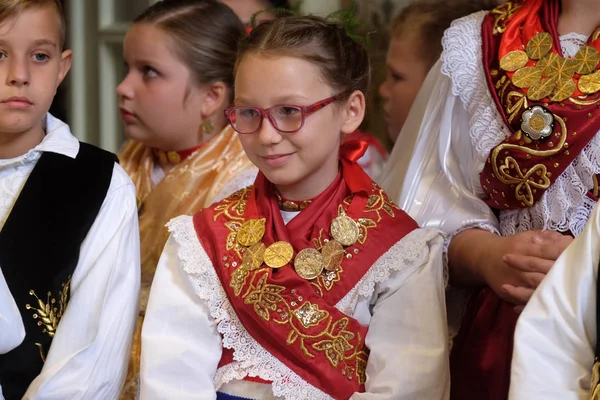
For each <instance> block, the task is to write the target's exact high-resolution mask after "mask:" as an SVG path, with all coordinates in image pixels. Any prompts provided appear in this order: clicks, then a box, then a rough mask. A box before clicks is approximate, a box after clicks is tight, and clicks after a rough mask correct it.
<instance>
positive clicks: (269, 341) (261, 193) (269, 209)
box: [194, 141, 417, 399]
mask: <svg viewBox="0 0 600 400" xmlns="http://www.w3.org/2000/svg"><path fill="white" fill-rule="evenodd" d="M365 149H366V144H365V143H364V142H360V141H350V142H345V143H344V144H343V145H342V147H341V157H340V160H341V172H340V174H339V175H338V177H337V178H336V179H335V181H334V182H333V183H332V184H331V185H330V186H329V188H327V189H326V190H325V191H324V192H323V193H321V194H320V195H319V196H317V197H316V198H315V199H313V201H312V203H311V204H310V205H309V206H308V207H307V208H306V209H305V210H304V211H303V212H301V213H300V214H299V215H297V216H296V217H295V218H294V219H293V220H292V221H290V222H289V223H288V224H287V226H286V225H285V224H284V222H283V219H282V217H281V214H280V211H279V207H278V205H277V197H276V194H275V192H274V187H273V185H272V184H271V183H270V182H269V181H268V180H267V179H266V178H265V176H264V175H263V174H262V173H259V175H258V176H257V178H256V181H255V184H254V186H253V188H252V189H251V190H250V193H249V197H248V200H247V204H246V206H245V210H244V212H243V217H242V218H240V219H239V220H236V221H235V223H236V224H241V223H243V221H244V220H248V219H257V218H265V219H266V224H265V234H264V236H263V239H262V242H263V243H264V244H265V246H267V247H268V246H269V245H270V244H272V243H274V242H276V241H286V242H288V243H290V244H292V246H293V248H294V251H295V252H297V251H299V250H301V249H304V248H307V247H310V248H314V247H315V244H314V240H315V239H319V238H320V239H327V238H328V237H329V235H328V233H329V226H330V224H331V221H332V220H333V219H334V218H335V217H337V216H338V206H340V205H343V207H344V209H345V212H346V214H347V215H348V216H350V217H351V218H353V219H354V220H355V221H356V220H358V219H359V218H373V217H374V214H372V213H373V212H374V211H373V210H374V209H375V208H376V206H377V205H378V204H379V202H380V203H381V204H380V205H381V207H384V206H386V207H389V206H390V205H389V204H388V203H387V202H388V201H389V200H388V199H387V197H385V198H383V197H381V193H382V191H381V189H380V188H379V187H377V186H376V185H375V184H374V183H373V182H372V181H371V180H370V179H369V178H368V176H367V175H366V174H365V173H364V171H363V170H362V168H360V166H358V165H357V164H356V160H357V159H358V158H360V157H361V156H362V154H364V150H365ZM378 196H379V197H378ZM227 201H229V200H228V199H226V200H224V201H223V202H221V203H219V204H215V205H213V206H211V207H210V208H208V209H204V210H202V211H201V212H199V213H198V214H196V216H195V217H194V225H195V229H196V233H197V235H198V238H199V239H200V242H201V243H202V245H203V247H204V249H205V250H206V252H207V254H208V255H209V257H210V259H211V261H212V262H213V265H214V267H215V271H216V272H217V274H218V276H219V279H220V280H221V285H222V287H223V289H224V290H225V292H226V294H227V297H228V299H229V302H230V304H231V305H232V306H233V308H234V310H235V313H236V316H237V317H238V318H239V320H240V322H241V323H242V324H243V326H244V327H245V329H246V330H247V331H248V333H249V334H250V335H251V336H252V337H253V338H254V339H255V340H256V341H257V342H259V343H260V345H261V346H262V347H264V348H265V349H266V350H267V351H269V352H270V353H271V354H273V355H274V356H276V357H277V358H278V359H279V360H280V361H281V362H283V363H284V364H285V365H286V366H288V367H289V368H290V369H292V370H293V371H294V372H295V373H296V374H298V375H299V376H300V377H302V379H304V380H306V381H307V382H309V383H310V384H311V385H313V386H315V387H317V388H319V389H320V390H322V391H324V392H326V393H328V394H329V395H331V396H332V397H334V398H338V399H347V398H349V397H350V396H351V395H352V394H353V393H354V392H361V391H364V382H359V375H358V374H357V372H358V371H364V367H365V366H366V362H367V358H368V351H367V349H366V347H365V344H364V339H365V336H366V334H367V328H366V327H364V326H362V325H360V324H359V323H358V321H356V320H355V319H353V318H351V317H349V316H347V315H345V314H343V313H341V312H340V311H339V310H337V309H336V308H335V304H337V303H338V302H339V301H340V300H341V299H342V298H343V297H344V296H345V295H346V294H347V293H348V292H349V291H350V290H351V289H352V288H353V287H354V286H355V285H356V284H357V283H358V281H359V280H360V279H361V278H362V277H363V276H364V274H365V273H366V272H367V271H368V270H369V269H370V267H371V265H373V263H374V262H375V261H376V260H377V259H378V258H379V257H380V256H381V255H382V254H383V253H385V252H386V251H387V250H388V249H389V248H390V247H391V246H392V245H393V244H395V243H396V242H397V241H399V240H400V239H401V238H402V237H403V236H405V235H406V234H408V233H409V232H411V231H412V230H414V229H416V228H417V224H416V223H415V222H414V221H413V220H412V219H411V218H410V217H408V216H407V215H406V214H405V213H404V212H402V211H401V210H399V209H397V208H396V209H395V210H393V211H394V213H393V214H394V215H395V217H392V216H391V215H390V214H389V213H387V212H381V213H377V215H379V217H380V218H378V219H375V220H376V224H375V225H376V226H374V227H372V228H369V229H368V230H363V231H362V232H363V234H366V242H365V245H368V251H367V250H366V249H363V245H361V243H356V244H355V245H353V246H350V247H348V248H347V252H348V254H352V258H351V259H348V258H346V259H344V261H343V263H342V271H341V272H340V275H341V279H340V280H339V281H337V282H336V283H335V285H334V286H333V287H332V288H330V289H327V290H316V289H315V281H316V280H317V279H315V280H313V281H307V280H305V279H302V278H300V277H299V276H298V275H297V274H296V272H295V270H294V268H293V266H292V265H291V264H289V265H286V266H284V267H282V268H279V269H271V268H268V267H265V266H263V267H261V268H259V269H257V270H255V271H251V272H250V273H249V276H248V277H247V278H246V281H245V286H244V289H243V290H242V291H241V292H240V293H241V294H242V295H241V296H239V295H236V294H235V291H234V290H233V289H232V287H231V286H230V282H231V280H232V274H233V272H234V271H236V270H235V269H234V268H229V267H227V266H225V265H224V264H225V262H224V259H227V260H228V262H232V261H233V260H235V261H237V263H238V264H239V265H241V260H240V258H239V254H237V253H236V252H235V251H234V249H230V250H227V248H226V242H227V240H228V239H227V238H228V237H229V235H230V233H231V229H229V228H228V226H231V223H232V221H233V220H232V219H229V218H228V217H226V216H225V215H224V214H223V212H222V211H223V205H224V204H227ZM394 207H395V206H394ZM354 249H356V250H358V252H355V251H354ZM265 279H266V281H265ZM261 282H262V283H263V284H265V283H266V284H268V285H272V287H274V288H281V290H280V291H279V292H278V293H277V295H278V296H280V299H281V300H277V301H276V302H275V304H276V306H273V307H272V309H271V308H269V309H268V313H269V315H270V316H269V321H265V320H264V319H263V318H260V317H259V316H258V315H257V312H256V311H255V309H256V305H253V304H247V302H246V301H245V300H246V299H247V298H246V297H245V296H246V293H248V291H250V290H252V289H254V288H256V287H257V286H258V285H260V284H261ZM292 290H293V292H292ZM298 295H300V296H302V298H303V300H302V302H301V303H302V304H306V303H311V304H313V305H318V308H319V310H321V311H326V312H327V313H328V316H329V317H328V318H326V319H325V320H323V321H322V322H321V323H319V324H318V325H317V326H312V327H305V328H304V329H301V331H302V332H303V333H304V334H305V335H311V336H315V337H320V336H319V335H320V334H321V333H322V332H324V330H326V331H327V332H329V333H328V335H329V337H330V338H335V337H338V339H339V340H341V342H343V341H344V340H346V341H347V343H349V344H350V346H351V347H353V349H352V350H347V351H346V352H345V353H344V357H346V360H345V362H344V365H342V363H340V364H339V365H338V366H334V365H333V364H332V363H331V362H330V361H329V360H328V358H327V357H326V354H327V353H326V352H319V351H315V350H314V349H315V347H314V346H315V343H312V344H311V345H310V346H308V345H307V347H306V348H308V349H310V353H311V354H312V356H307V355H306V354H305V352H304V350H303V349H302V348H301V347H300V346H299V340H292V343H289V339H290V337H292V336H293V331H292V330H290V327H289V326H288V324H287V323H286V324H278V323H276V322H274V321H276V320H278V319H279V316H278V315H279V314H278V313H277V312H276V311H275V309H281V308H283V306H282V304H288V305H289V304H291V303H292V302H293V301H297V296H298ZM274 297H276V296H272V297H271V298H274ZM300 305H301V304H298V307H299V306H300ZM292 309H297V308H294V307H292ZM292 319H293V318H292ZM296 325H298V326H301V325H300V324H299V323H298V322H296ZM308 342H310V340H308ZM341 342H340V341H338V342H337V343H338V344H339V343H341ZM316 345H317V346H319V345H318V344H316ZM311 346H313V347H311ZM338 348H339V347H338ZM233 359H234V357H232V356H231V351H230V350H228V351H226V352H225V353H224V359H223V360H222V362H221V364H220V365H225V364H226V363H228V362H231V361H233ZM344 368H346V371H347V373H346V374H345V375H344V374H342V373H341V371H342V370H343V369H344ZM362 377H363V378H364V376H362ZM350 378H351V379H350Z"/></svg>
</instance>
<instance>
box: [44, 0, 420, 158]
mask: <svg viewBox="0 0 600 400" xmlns="http://www.w3.org/2000/svg"><path fill="white" fill-rule="evenodd" d="M232 1H237V2H243V1H246V0H232ZM154 2H155V1H154V0H63V3H64V8H65V13H66V16H67V33H68V35H67V46H68V47H69V48H71V49H72V50H73V67H72V69H71V71H70V72H69V75H68V77H67V79H66V80H65V82H64V83H63V84H62V85H61V87H60V88H59V91H58V93H57V96H56V98H55V101H54V103H53V105H52V108H51V112H52V113H53V114H54V115H56V116H57V117H59V118H61V119H62V120H64V121H66V122H68V123H69V125H70V126H71V130H72V132H73V133H74V135H75V136H77V137H78V138H79V139H80V140H82V141H86V142H89V143H92V144H95V145H98V146H100V147H103V148H105V149H107V150H111V151H113V152H117V151H118V149H119V148H120V146H121V144H122V143H123V141H124V138H125V137H124V134H123V125H122V121H121V117H120V115H119V110H118V102H117V97H116V94H115V88H116V87H117V85H118V84H119V82H120V81H121V80H122V79H123V77H124V76H125V67H124V64H123V60H122V51H123V47H122V43H123V38H124V36H125V33H126V32H127V29H128V27H129V23H130V21H131V20H133V19H134V18H135V17H136V16H137V15H138V14H140V13H141V12H142V11H143V10H144V9H145V8H146V7H148V6H149V5H151V4H152V3H154ZM354 2H355V4H356V7H355V10H356V14H357V18H358V19H359V21H360V23H361V33H362V34H367V33H369V36H370V42H371V45H370V48H369V52H370V53H371V59H372V63H373V81H372V84H371V90H370V93H368V113H367V119H366V121H365V123H364V125H363V128H364V130H365V131H367V132H370V133H372V134H374V135H375V136H377V137H378V138H380V139H381V141H382V142H383V143H385V144H386V145H388V146H389V143H388V142H387V140H388V139H387V135H386V133H385V126H384V121H383V118H382V116H381V111H380V110H381V109H382V107H381V103H380V99H379V97H378V96H377V88H378V86H379V84H380V82H381V81H382V80H383V79H384V77H385V68H384V66H385V54H386V49H387V44H388V32H387V31H388V26H389V23H390V22H391V19H392V18H393V16H394V15H395V14H396V13H397V12H398V11H399V10H400V9H401V8H402V7H404V6H406V5H407V4H408V3H409V2H410V0H355V1H354ZM290 3H292V4H294V3H296V1H294V0H292V1H290ZM351 4H352V0H301V1H300V7H301V11H302V12H303V13H307V14H316V15H322V16H325V15H327V14H329V13H331V12H333V11H336V10H338V9H340V8H345V7H349V6H351Z"/></svg>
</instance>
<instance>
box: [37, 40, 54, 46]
mask: <svg viewBox="0 0 600 400" xmlns="http://www.w3.org/2000/svg"><path fill="white" fill-rule="evenodd" d="M33 44H34V45H35V46H43V45H50V46H54V47H57V44H56V42H55V41H53V40H50V39H38V40H35V41H34V42H33Z"/></svg>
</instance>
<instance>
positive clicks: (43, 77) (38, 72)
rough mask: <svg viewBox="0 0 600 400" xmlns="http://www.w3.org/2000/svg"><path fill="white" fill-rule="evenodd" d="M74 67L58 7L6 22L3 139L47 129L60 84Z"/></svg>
mask: <svg viewBox="0 0 600 400" xmlns="http://www.w3.org/2000/svg"><path fill="white" fill-rule="evenodd" d="M70 67H71V51H70V50H66V51H63V52H61V49H60V25H59V18H58V15H57V11H56V9H55V8H54V6H52V5H47V6H42V7H32V8H29V9H26V10H24V11H23V12H22V13H20V14H19V15H18V16H16V17H13V18H9V19H7V20H5V21H2V22H1V23H0V135H11V136H14V135H21V134H27V133H29V132H32V131H37V130H39V129H41V128H42V121H43V118H44V115H45V114H46V112H48V110H49V109H50V104H51V103H52V99H53V98H54V94H55V93H56V89H57V88H58V85H59V84H60V83H61V82H62V80H63V79H64V77H65V75H66V74H67V72H68V71H69V68H70Z"/></svg>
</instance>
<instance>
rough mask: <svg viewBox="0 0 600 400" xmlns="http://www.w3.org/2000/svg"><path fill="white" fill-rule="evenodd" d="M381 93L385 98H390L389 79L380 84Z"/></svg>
mask: <svg viewBox="0 0 600 400" xmlns="http://www.w3.org/2000/svg"><path fill="white" fill-rule="evenodd" d="M379 95H380V96H381V97H382V98H383V99H384V100H387V99H389V98H390V96H389V85H388V79H386V80H384V81H383V82H381V85H379Z"/></svg>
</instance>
